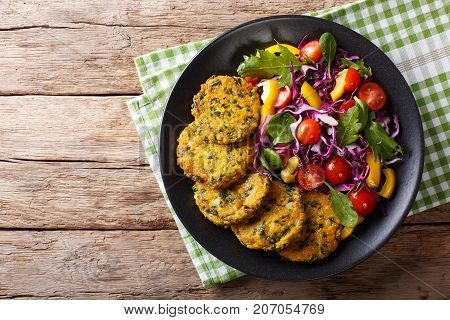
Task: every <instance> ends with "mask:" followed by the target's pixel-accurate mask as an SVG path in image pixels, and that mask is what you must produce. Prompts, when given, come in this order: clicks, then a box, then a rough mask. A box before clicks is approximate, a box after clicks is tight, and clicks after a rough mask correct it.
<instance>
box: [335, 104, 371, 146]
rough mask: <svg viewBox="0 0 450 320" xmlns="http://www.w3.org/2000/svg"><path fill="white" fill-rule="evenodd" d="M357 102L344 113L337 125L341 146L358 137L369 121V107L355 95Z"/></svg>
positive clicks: (338, 139)
mask: <svg viewBox="0 0 450 320" xmlns="http://www.w3.org/2000/svg"><path fill="white" fill-rule="evenodd" d="M355 101H356V104H355V105H354V106H353V107H351V108H350V109H348V111H347V113H345V114H342V115H341V117H340V119H339V122H338V126H337V136H336V138H337V141H338V143H339V145H340V146H346V145H348V144H350V143H353V142H355V141H356V140H357V139H358V133H359V132H361V131H362V129H363V128H364V126H365V125H366V123H367V118H368V113H369V111H368V109H367V105H366V103H365V102H364V101H362V100H360V99H358V98H356V97H355Z"/></svg>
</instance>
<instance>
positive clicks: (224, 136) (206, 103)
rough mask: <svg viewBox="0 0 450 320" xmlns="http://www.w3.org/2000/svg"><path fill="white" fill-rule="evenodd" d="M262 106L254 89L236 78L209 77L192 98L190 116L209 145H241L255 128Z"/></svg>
mask: <svg viewBox="0 0 450 320" xmlns="http://www.w3.org/2000/svg"><path fill="white" fill-rule="evenodd" d="M260 110H261V103H260V98H259V95H258V93H257V91H256V87H254V86H253V85H251V84H250V83H248V82H247V81H245V80H244V79H242V78H239V77H230V76H212V77H211V78H209V79H208V80H207V81H206V83H204V84H202V85H201V88H200V92H198V93H197V94H196V95H195V96H194V103H193V105H192V114H193V115H194V117H195V121H196V122H197V124H198V127H199V129H200V130H199V132H200V134H201V135H203V136H204V137H206V138H207V139H208V141H209V142H215V143H220V144H228V143H234V142H238V141H241V140H242V139H244V138H245V137H246V136H248V135H249V134H250V133H251V132H252V131H253V130H255V129H256V127H257V126H258V121H259V117H260Z"/></svg>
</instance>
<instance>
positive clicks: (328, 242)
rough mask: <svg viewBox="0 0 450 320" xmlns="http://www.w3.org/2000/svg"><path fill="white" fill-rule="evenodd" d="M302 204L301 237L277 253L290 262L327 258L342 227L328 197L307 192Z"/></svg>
mask: <svg viewBox="0 0 450 320" xmlns="http://www.w3.org/2000/svg"><path fill="white" fill-rule="evenodd" d="M303 202H304V204H305V212H306V220H305V224H304V227H303V229H302V236H301V238H300V239H299V240H297V241H295V242H293V243H291V244H290V245H289V246H287V247H286V248H285V249H284V250H282V251H280V252H279V253H280V255H281V256H282V257H284V258H287V259H289V260H291V261H301V262H311V261H315V260H320V259H323V258H325V257H327V256H328V255H329V254H330V253H332V252H333V251H334V250H335V249H336V248H337V246H338V244H339V242H340V239H341V230H342V228H343V226H342V225H341V224H340V221H339V218H338V217H337V216H336V214H335V213H334V211H333V209H332V208H331V203H330V199H329V196H328V195H326V194H323V193H320V192H308V193H306V194H304V195H303Z"/></svg>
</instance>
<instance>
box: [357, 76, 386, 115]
mask: <svg viewBox="0 0 450 320" xmlns="http://www.w3.org/2000/svg"><path fill="white" fill-rule="evenodd" d="M358 98H360V99H361V100H363V101H365V102H366V103H367V107H368V108H369V109H370V110H373V111H376V110H380V109H381V108H383V107H384V105H385V104H386V92H384V89H383V88H382V87H381V86H379V85H378V84H376V83H375V82H366V83H363V84H362V85H361V88H359V91H358Z"/></svg>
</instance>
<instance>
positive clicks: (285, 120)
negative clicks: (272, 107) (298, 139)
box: [267, 112, 295, 145]
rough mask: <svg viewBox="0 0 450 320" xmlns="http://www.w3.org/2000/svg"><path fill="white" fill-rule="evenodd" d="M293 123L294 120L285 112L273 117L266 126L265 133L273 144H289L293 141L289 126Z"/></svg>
mask: <svg viewBox="0 0 450 320" xmlns="http://www.w3.org/2000/svg"><path fill="white" fill-rule="evenodd" d="M294 122H295V118H294V117H293V116H292V115H291V114H290V113H287V112H281V113H278V114H276V115H274V116H273V117H272V118H271V119H270V120H269V123H268V124H267V132H268V133H269V136H270V137H271V138H272V142H273V144H274V145H275V144H279V143H289V142H292V141H294V136H293V135H292V132H291V128H290V125H291V124H292V123H294Z"/></svg>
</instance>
